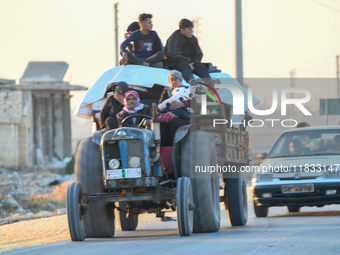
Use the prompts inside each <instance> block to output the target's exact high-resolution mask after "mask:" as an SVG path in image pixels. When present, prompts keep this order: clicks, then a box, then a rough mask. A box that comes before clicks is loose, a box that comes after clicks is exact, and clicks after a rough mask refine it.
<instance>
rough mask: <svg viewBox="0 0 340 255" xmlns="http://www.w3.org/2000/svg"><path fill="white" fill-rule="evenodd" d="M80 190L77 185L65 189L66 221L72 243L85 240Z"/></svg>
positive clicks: (73, 184)
mask: <svg viewBox="0 0 340 255" xmlns="http://www.w3.org/2000/svg"><path fill="white" fill-rule="evenodd" d="M82 194H83V192H82V189H81V185H80V184H79V183H76V182H74V183H71V184H70V185H68V187H67V219H68V227H69V230H70V235H71V239H72V241H84V240H85V232H86V226H85V215H84V214H83V210H82V206H81V205H82V202H83V201H82Z"/></svg>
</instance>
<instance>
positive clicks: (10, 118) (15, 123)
mask: <svg viewBox="0 0 340 255" xmlns="http://www.w3.org/2000/svg"><path fill="white" fill-rule="evenodd" d="M70 156H72V148H71V115H70V96H69V91H67V90H66V91H65V90H50V89H49V90H47V89H46V90H34V89H33V90H30V89H17V88H16V86H7V87H6V86H0V166H1V165H3V166H7V167H30V166H34V165H39V164H46V163H48V162H51V161H52V158H53V157H54V158H57V159H58V160H62V159H64V158H65V157H70Z"/></svg>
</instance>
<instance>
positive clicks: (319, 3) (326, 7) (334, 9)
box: [312, 0, 340, 12]
mask: <svg viewBox="0 0 340 255" xmlns="http://www.w3.org/2000/svg"><path fill="white" fill-rule="evenodd" d="M312 1H313V2H314V3H317V4H320V5H322V6H323V7H326V8H328V9H331V10H333V11H337V12H340V10H338V9H335V8H333V7H330V6H328V5H325V4H323V3H319V2H318V1H315V0H312Z"/></svg>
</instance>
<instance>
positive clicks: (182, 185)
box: [176, 177, 195, 236]
mask: <svg viewBox="0 0 340 255" xmlns="http://www.w3.org/2000/svg"><path fill="white" fill-rule="evenodd" d="M176 191H177V196H176V206H177V226H178V232H179V235H180V236H191V234H192V231H193V227H194V207H195V205H194V201H193V195H192V187H191V181H190V178H188V177H180V178H178V179H177V190H176Z"/></svg>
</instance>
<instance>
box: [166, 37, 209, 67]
mask: <svg viewBox="0 0 340 255" xmlns="http://www.w3.org/2000/svg"><path fill="white" fill-rule="evenodd" d="M164 54H165V55H166V58H167V59H166V61H165V64H166V65H167V66H168V67H170V68H171V67H174V66H175V65H176V64H178V63H180V62H186V63H191V62H194V63H201V60H202V57H203V53H202V51H201V48H200V46H199V45H198V41H197V38H196V37H195V36H192V37H191V38H188V37H186V36H185V35H182V34H181V32H180V30H176V31H175V32H173V34H172V35H171V36H170V37H169V38H168V40H167V41H166V45H165V49H164Z"/></svg>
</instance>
